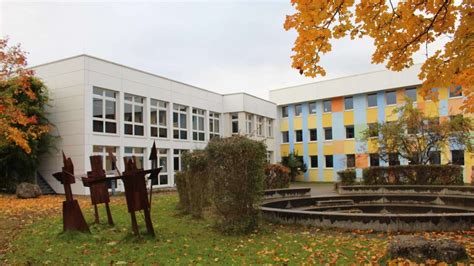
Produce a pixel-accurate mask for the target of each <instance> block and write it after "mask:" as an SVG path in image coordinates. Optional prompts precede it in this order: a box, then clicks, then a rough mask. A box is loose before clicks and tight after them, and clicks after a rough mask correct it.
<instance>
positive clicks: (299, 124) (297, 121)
mask: <svg viewBox="0 0 474 266" xmlns="http://www.w3.org/2000/svg"><path fill="white" fill-rule="evenodd" d="M302 128H303V118H301V117H295V118H294V119H293V129H294V130H297V129H302Z"/></svg>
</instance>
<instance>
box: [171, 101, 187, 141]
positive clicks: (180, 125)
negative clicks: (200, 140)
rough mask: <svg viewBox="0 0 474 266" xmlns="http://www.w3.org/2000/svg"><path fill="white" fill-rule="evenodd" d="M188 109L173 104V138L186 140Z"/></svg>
mask: <svg viewBox="0 0 474 266" xmlns="http://www.w3.org/2000/svg"><path fill="white" fill-rule="evenodd" d="M187 111H188V108H187V107H186V106H184V105H180V104H173V138H174V139H188V127H187V121H186V120H187V117H188V113H187Z"/></svg>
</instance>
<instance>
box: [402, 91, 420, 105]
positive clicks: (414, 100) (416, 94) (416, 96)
mask: <svg viewBox="0 0 474 266" xmlns="http://www.w3.org/2000/svg"><path fill="white" fill-rule="evenodd" d="M407 91H414V92H415V99H413V98H412V97H410V96H409V95H408V93H407ZM405 97H407V98H409V99H411V100H412V101H413V102H414V103H416V102H417V101H418V92H417V89H416V88H406V89H405Z"/></svg>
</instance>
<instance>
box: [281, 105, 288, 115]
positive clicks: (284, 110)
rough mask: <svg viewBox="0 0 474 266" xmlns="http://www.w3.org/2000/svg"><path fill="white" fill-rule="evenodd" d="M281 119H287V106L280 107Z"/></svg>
mask: <svg viewBox="0 0 474 266" xmlns="http://www.w3.org/2000/svg"><path fill="white" fill-rule="evenodd" d="M281 117H288V106H282V107H281Z"/></svg>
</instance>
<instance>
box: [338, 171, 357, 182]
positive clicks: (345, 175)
mask: <svg viewBox="0 0 474 266" xmlns="http://www.w3.org/2000/svg"><path fill="white" fill-rule="evenodd" d="M337 175H338V176H339V179H340V180H341V184H342V185H353V184H355V182H356V171H355V169H345V170H342V171H339V172H337Z"/></svg>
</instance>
